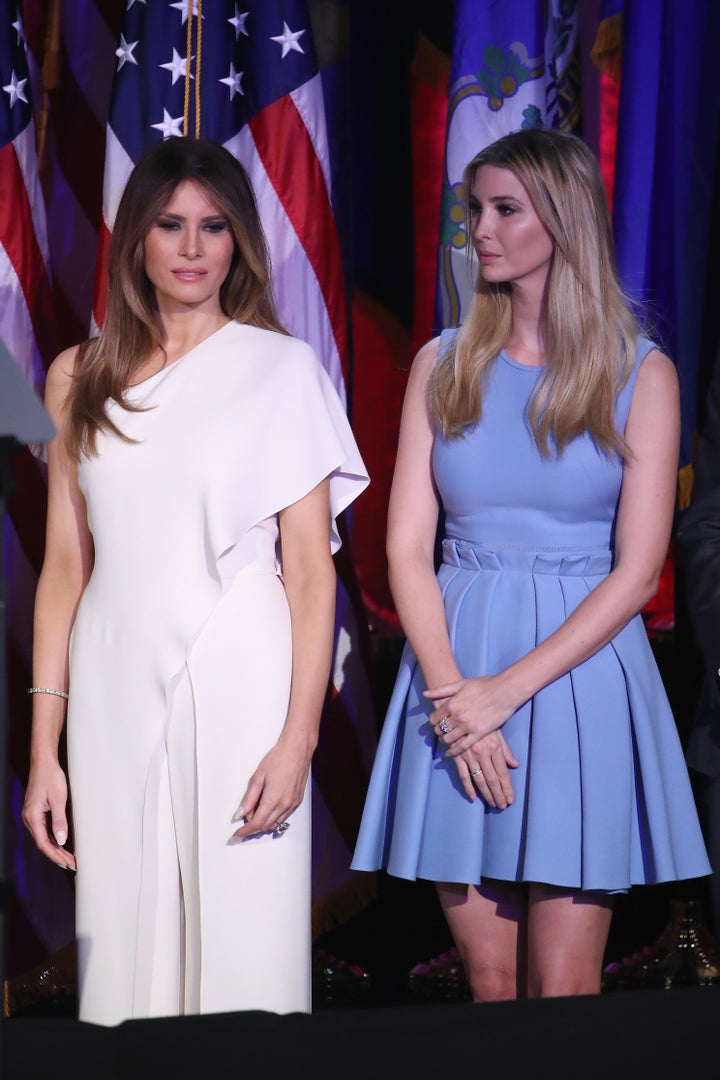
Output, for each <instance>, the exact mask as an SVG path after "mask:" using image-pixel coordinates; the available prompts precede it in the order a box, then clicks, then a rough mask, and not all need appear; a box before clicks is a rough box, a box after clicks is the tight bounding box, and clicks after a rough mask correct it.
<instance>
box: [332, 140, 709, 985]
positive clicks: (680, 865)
mask: <svg viewBox="0 0 720 1080" xmlns="http://www.w3.org/2000/svg"><path fill="white" fill-rule="evenodd" d="M465 185H466V191H467V192H468V207H467V223H468V230H469V235H470V236H471V238H472V241H473V244H474V247H475V252H476V255H477V258H478V263H479V274H478V282H477V288H476V295H475V297H474V301H473V305H472V308H471V310H470V313H469V315H468V317H467V319H466V321H465V322H464V324H463V326H462V327H461V328H460V329H459V330H458V331H450V332H444V333H443V334H442V335H441V336H440V338H437V339H435V340H433V341H431V342H430V343H429V344H428V345H426V346H425V347H424V348H423V349H421V350H420V352H419V353H418V355H417V357H416V359H415V362H414V364H413V367H412V371H411V374H410V377H409V381H408V386H407V393H406V398H405V403H404V407H403V415H402V421H401V428H400V439H399V445H398V453H397V461H396V468H395V476H394V480H393V487H392V493H391V498H390V507H389V516H388V559H389V573H390V582H391V586H392V591H393V597H394V599H395V603H396V606H397V611H398V615H399V617H400V620H401V623H402V627H403V630H404V632H405V635H406V637H407V645H406V648H405V652H404V654H403V658H402V661H401V665H400V670H399V673H398V677H397V683H396V686H395V690H394V693H393V696H392V700H391V702H390V706H389V709H388V715H387V718H386V721H385V724H384V728H383V732H382V736H381V740H380V745H379V747H378V752H377V756H376V761H375V766H374V769H373V773H372V778H371V782H370V787H369V790H368V795H367V802H366V807H365V811H364V815H363V820H362V825H361V829H360V834H359V837H358V842H357V847H356V850H355V854H354V858H353V867H354V868H355V869H358V870H376V869H379V868H384V869H386V870H387V871H388V872H389V873H390V874H393V875H395V876H398V877H402V878H407V879H410V880H414V879H416V878H424V879H427V880H431V881H434V882H436V884H437V889H438V893H439V897H440V902H441V905H442V909H443V911H444V914H445V917H446V919H447V922H448V925H449V927H450V930H451V933H452V935H453V938H454V941H455V944H456V946H457V948H458V951H459V953H460V955H461V957H462V960H463V964H464V966H465V970H466V973H467V976H468V979H469V982H470V987H471V990H472V994H473V998H474V1000H477V1001H481V1000H498V999H504V998H514V997H525V996H531V997H539V996H557V995H567V994H585V993H596V992H598V991H599V989H600V979H601V972H602V962H603V957H604V951H605V946H606V942H607V935H608V931H609V928H610V923H611V918H612V906H613V896H614V894H616V893H618V892H624V891H626V890H628V889H629V888H630V887H631V886H633V885H635V884H651V883H657V882H662V881H671V880H677V879H683V878H695V877H700V876H702V875H705V874H707V873H708V872H709V870H710V867H709V864H708V860H707V855H706V852H705V847H704V845H703V840H702V836H701V832H700V828H699V824H698V819H697V813H696V809H695V804H694V800H693V795H692V791H691V788H690V783H689V779H688V774H687V770H686V767H685V763H684V759H683V753H682V747H681V744H680V740H679V738H678V733H677V728H676V725H675V721H674V718H673V715H672V712H671V710H670V706H669V703H668V700H667V696H666V693H665V690H664V687H663V683H662V679H661V677H660V673H659V671H658V668H657V665H656V663H655V660H654V658H653V654H652V651H651V648H650V645H649V642H648V639H647V635H646V632H645V627H644V623H643V620H642V616H641V614H640V612H641V610H642V608H643V607H644V606H645V604H646V603H647V602H648V600H650V598H651V597H652V596H653V594H654V593H655V591H656V589H657V585H658V580H659V575H660V571H661V568H662V566H663V564H664V560H665V557H666V553H667V548H668V542H669V538H670V532H671V527H672V521H673V513H674V504H675V491H676V478H677V467H678V447H679V426H680V407H679V393H678V379H677V375H676V371H675V367H674V365H673V363H672V362H671V361H670V360H669V359H668V358H667V357H666V356H665V355H663V354H662V353H661V352H660V351H659V350H658V349H657V348H656V347H655V345H654V344H653V343H652V342H651V341H649V340H647V339H646V338H644V337H643V336H642V334H641V332H640V328H639V326H638V325H637V323H636V321H635V318H634V316H633V315H632V313H631V310H630V308H629V306H628V304H627V303H626V300H625V298H624V296H623V294H622V292H621V289H620V287H619V284H618V281H617V277H616V271H615V263H614V254H613V247H612V234H611V227H610V219H609V214H608V209H607V203H606V199H605V193H604V188H603V185H602V180H601V176H600V172H599V168H598V165H597V161H596V159H595V157H594V156H593V155H592V153H591V152H590V151H589V149H588V148H587V147H586V146H585V144H584V143H583V142H582V141H581V140H580V139H578V138H576V137H574V136H572V135H566V134H562V133H560V132H557V131H540V130H528V131H521V132H517V133H514V134H511V135H507V136H505V137H504V138H502V139H500V140H498V141H497V142H496V143H493V144H492V145H491V146H489V147H486V148H485V149H484V150H483V151H481V152H480V153H479V154H478V155H477V156H476V157H475V158H474V159H473V161H472V162H471V163H470V165H469V166H468V168H467V170H466V176H465ZM441 511H442V513H443V515H444V525H445V539H444V541H443V544H442V563H441V565H440V568H439V570H438V571H437V572H436V567H435V563H434V550H435V539H436V531H437V526H438V520H439V514H440V512H441Z"/></svg>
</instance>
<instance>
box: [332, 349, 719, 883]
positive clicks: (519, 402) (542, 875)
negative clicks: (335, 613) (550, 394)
mask: <svg viewBox="0 0 720 1080" xmlns="http://www.w3.org/2000/svg"><path fill="white" fill-rule="evenodd" d="M446 344H447V337H446V336H445V335H444V336H443V339H442V340H441V344H440V348H441V350H442V349H443V348H444V347H446ZM652 348H653V344H652V342H650V341H648V340H647V339H644V338H642V339H640V340H639V341H638V346H637V352H636V358H635V364H634V368H633V371H632V374H631V376H630V379H629V380H628V382H627V383H626V385H625V386H624V387H623V389H622V391H621V393H620V394H619V396H618V400H617V405H616V412H615V416H616V425H617V428H618V430H619V431H620V432H623V431H624V429H625V423H626V420H627V416H628V411H629V408H630V402H631V399H632V394H633V389H634V386H635V381H636V377H637V372H638V368H639V366H640V364H641V363H642V360H643V358H644V357H645V355H646V354H647V353H648V352H649V351H650V349H652ZM541 370H542V369H540V368H534V367H529V366H527V365H523V364H519V363H517V362H515V361H513V360H512V359H511V358H510V357H509V356H507V355H506V354H505V353H504V352H501V353H500V354H499V356H498V359H497V361H496V362H495V364H494V365H493V368H492V371H491V373H490V376H489V378H488V381H487V387H486V396H485V400H484V405H483V414H482V419H481V422H480V423H479V424H477V425H476V426H475V427H473V428H471V429H469V430H468V431H467V432H466V434H465V435H464V437H462V438H460V439H454V440H446V439H443V438H442V437H441V436H439V435H438V436H437V438H436V440H435V446H434V450H433V471H434V476H435V480H436V483H437V487H438V490H439V492H440V496H441V499H442V503H443V508H444V513H445V530H446V538H445V540H444V541H443V544H442V565H441V566H440V569H439V571H438V581H439V584H440V587H441V590H442V595H443V598H444V603H445V611H446V616H447V621H448V626H449V629H450V640H451V643H452V647H453V651H454V654H455V657H456V659H457V663H458V666H459V668H460V671H461V672H462V674H463V676H465V677H471V676H477V675H486V674H493V673H496V672H499V671H501V670H502V669H503V668H505V667H506V666H507V665H508V664H511V663H512V662H513V661H515V660H517V659H518V658H519V657H521V656H523V655H524V654H525V653H527V652H528V651H529V650H530V649H532V648H533V647H534V646H535V645H536V644H537V643H538V642H540V641H542V640H543V639H544V638H546V637H548V635H550V634H551V633H552V632H553V631H554V630H556V629H557V628H558V627H559V626H560V625H561V624H562V623H563V622H564V620H565V619H567V617H568V615H569V614H570V613H571V612H572V611H573V610H574V609H575V608H576V607H577V606H578V604H580V603H581V601H582V600H583V599H584V598H585V597H586V596H587V595H588V594H589V593H590V592H591V591H592V590H593V589H594V588H595V587H596V586H597V585H598V584H599V583H600V582H601V581H602V580H603V579H604V578H605V577H606V576H607V574H608V572H609V571H610V568H611V564H612V558H613V530H614V524H615V517H616V512H617V505H618V496H619V492H620V485H621V480H622V467H621V464H620V462H618V461H617V460H616V459H614V458H613V459H611V458H608V457H606V456H605V455H604V454H602V453H601V452H599V451H598V450H597V449H596V447H595V445H594V443H593V442H592V440H591V439H590V438H589V437H587V436H583V437H581V438H578V439H576V440H575V441H574V442H573V443H571V444H570V445H569V446H568V447H567V449H566V450H565V452H564V453H563V455H562V456H561V457H560V458H559V459H555V458H550V459H542V458H541V457H540V455H539V453H538V451H537V448H536V446H535V444H534V442H533V439H532V437H531V435H530V432H529V429H528V427H527V425H526V422H525V409H526V405H527V402H528V398H529V397H530V394H531V392H532V390H533V387H534V386H535V383H536V380H537V379H538V377H539V375H540V371H541ZM424 689H426V684H425V681H424V679H423V676H422V673H421V671H420V668H419V666H418V664H417V661H416V659H415V657H414V655H413V652H412V650H411V648H410V647H409V645H406V646H405V650H404V652H403V656H402V659H401V663H400V669H399V672H398V676H397V681H396V684H395V688H394V691H393V694H392V697H391V701H390V704H389V708H388V712H387V716H386V719H385V723H384V726H383V730H382V733H381V737H380V741H379V746H378V750H377V754H376V759H375V763H374V767H373V771H372V776H371V779H370V784H369V788H368V793H367V799H366V804H365V809H364V813H363V818H362V823H361V827H360V832H359V836H358V840H357V845H356V849H355V853H354V857H353V861H352V867H353V869H355V870H377V869H380V868H384V869H386V870H387V871H388V872H389V873H390V874H392V875H394V876H396V877H400V878H407V879H411V880H412V879H415V878H424V879H427V880H431V881H452V882H466V883H475V884H479V883H480V882H481V880H482V879H483V878H485V877H489V878H497V879H500V880H504V881H525V882H544V883H548V884H552V885H558V886H564V887H568V888H572V889H587V890H597V891H602V892H614V891H623V890H627V889H628V888H629V887H630V886H632V885H634V884H650V883H657V882H661V881H669V880H675V879H684V878H694V877H700V876H703V875H705V874H708V873H709V872H710V865H709V863H708V858H707V854H706V850H705V846H704V843H703V839H702V834H701V831H700V826H699V823H698V817H697V812H696V808H695V803H694V799H693V794H692V790H691V787H690V782H689V778H688V773H687V769H686V765H685V761H684V758H683V751H682V747H681V743H680V740H679V736H678V732H677V727H676V724H675V720H674V717H673V714H672V712H671V710H670V705H669V702H668V699H667V695H666V693H665V689H664V686H663V682H662V679H661V676H660V672H659V670H658V667H657V664H656V662H655V659H654V656H653V653H652V650H651V648H650V644H649V642H648V638H647V634H646V631H645V626H644V623H643V620H642V617H641V616H640V615H637V616H635V618H633V619H632V620H631V621H630V622H629V623H628V625H627V626H625V628H624V629H623V630H622V631H621V632H620V633H619V634H618V635H617V636H616V637H615V638H614V639H613V640H612V641H611V642H610V643H609V644H608V645H606V646H605V647H604V648H602V649H600V651H599V652H597V653H595V655H594V656H591V657H590V658H589V659H588V660H586V661H585V662H584V663H582V664H580V665H579V666H578V667H576V668H574V669H573V670H572V671H570V672H569V673H568V674H567V675H564V676H561V677H560V678H558V679H556V680H555V681H554V682H552V683H551V684H550V685H548V686H547V687H545V688H544V689H542V690H540V691H539V692H538V693H537V694H536V695H535V697H534V698H533V699H532V700H530V701H528V702H527V703H526V704H525V705H523V706H522V707H521V708H520V709H518V711H517V712H516V713H515V714H514V715H513V716H511V717H510V719H509V720H508V721H507V722H506V723H505V725H504V727H503V729H502V730H503V734H504V735H505V738H506V739H507V742H508V744H509V746H510V747H511V749H512V751H513V753H514V754H515V756H516V758H517V759H518V761H519V763H520V765H519V767H518V768H517V769H514V770H512V771H511V777H512V783H513V788H514V791H515V801H514V802H513V804H512V805H511V806H510V807H508V808H507V809H505V810H497V809H494V808H492V807H489V806H487V805H486V804H485V802H484V800H483V799H482V798H481V797H478V798H477V799H476V800H475V802H471V801H470V800H469V799H468V797H467V796H466V795H465V793H464V791H463V789H462V787H461V785H460V782H459V779H458V775H457V769H456V766H455V764H454V762H453V761H452V760H451V759H446V758H445V757H444V751H445V750H446V749H447V747H446V744H444V743H442V742H439V741H438V739H437V738H436V736H435V733H434V730H433V728H432V727H431V725H430V723H429V722H428V715H429V713H430V712H431V711H432V705H431V704H430V703H428V701H427V700H426V699H424V698H423V697H422V691H423V690H424Z"/></svg>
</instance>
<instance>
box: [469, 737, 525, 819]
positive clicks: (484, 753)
mask: <svg viewBox="0 0 720 1080" xmlns="http://www.w3.org/2000/svg"><path fill="white" fill-rule="evenodd" d="M455 764H456V765H457V770H458V775H459V776H460V782H461V783H462V786H463V787H464V788H465V793H466V795H467V797H468V798H469V799H470V801H471V802H474V801H475V797H476V795H477V793H478V792H479V793H480V795H482V797H483V799H484V800H485V802H486V803H487V804H488V806H494V807H496V808H497V809H498V810H505V809H506V807H508V806H510V805H511V803H512V802H513V801H514V799H515V793H514V792H513V786H512V780H511V779H510V773H509V771H508V770H509V769H517V767H518V765H519V762H518V760H517V758H516V757H515V755H514V754H513V752H512V750H511V749H510V747H509V746H508V744H507V742H506V741H505V736H504V735H503V734H502V732H501V731H493V732H492V733H491V734H490V735H485V736H484V737H483V738H482V739H478V740H477V742H476V743H474V744H473V746H472V748H471V749H470V750H465V751H464V752H463V753H462V754H460V755H459V756H458V757H456V758H455Z"/></svg>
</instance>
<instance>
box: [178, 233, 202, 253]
mask: <svg viewBox="0 0 720 1080" xmlns="http://www.w3.org/2000/svg"><path fill="white" fill-rule="evenodd" d="M202 250H203V244H202V230H201V229H196V228H193V227H192V226H188V227H187V228H186V229H183V234H182V243H181V245H180V254H181V255H184V256H185V258H186V259H199V258H200V256H201V255H202Z"/></svg>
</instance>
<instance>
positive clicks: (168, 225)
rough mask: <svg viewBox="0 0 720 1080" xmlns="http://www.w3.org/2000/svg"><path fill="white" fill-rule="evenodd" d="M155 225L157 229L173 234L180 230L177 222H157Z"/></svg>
mask: <svg viewBox="0 0 720 1080" xmlns="http://www.w3.org/2000/svg"><path fill="white" fill-rule="evenodd" d="M156 224H157V227H158V229H164V231H165V232H173V231H174V230H175V229H179V228H180V226H179V224H178V222H177V221H158V222H156Z"/></svg>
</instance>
